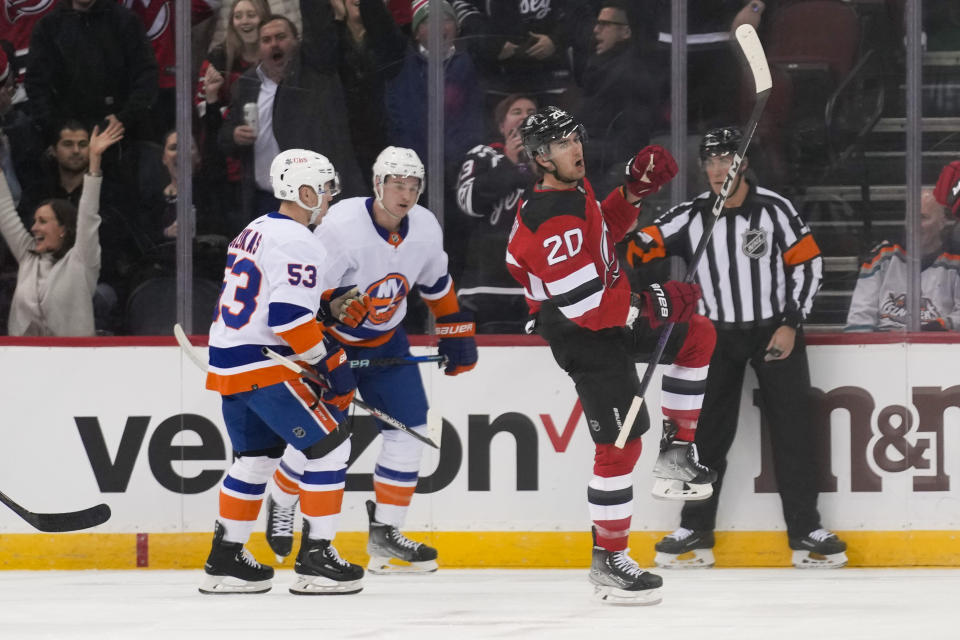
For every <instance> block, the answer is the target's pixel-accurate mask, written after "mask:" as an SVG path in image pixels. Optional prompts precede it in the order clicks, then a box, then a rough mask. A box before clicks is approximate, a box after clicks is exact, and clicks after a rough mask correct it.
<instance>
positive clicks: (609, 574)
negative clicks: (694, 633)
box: [589, 530, 663, 605]
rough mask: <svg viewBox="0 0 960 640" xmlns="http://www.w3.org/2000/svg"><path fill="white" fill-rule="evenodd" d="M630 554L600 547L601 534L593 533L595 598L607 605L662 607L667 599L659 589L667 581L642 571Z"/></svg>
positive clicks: (625, 551)
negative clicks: (661, 602) (662, 603)
mask: <svg viewBox="0 0 960 640" xmlns="http://www.w3.org/2000/svg"><path fill="white" fill-rule="evenodd" d="M628 551H630V550H629V549H624V550H623V551H607V550H606V549H604V548H603V547H599V546H597V532H596V530H594V531H593V561H592V562H591V563H590V575H589V578H590V582H592V583H593V595H594V596H596V597H597V598H598V599H599V600H600V601H601V602H605V603H607V604H629V605H650V604H658V603H659V602H660V601H661V600H662V599H663V596H661V595H660V589H659V588H660V587H661V586H663V578H661V577H660V576H658V575H656V574H653V573H650V572H649V571H644V570H643V569H641V568H640V567H639V566H638V565H637V563H636V561H635V560H634V559H633V558H631V557H630V556H629V555H628V553H627V552H628Z"/></svg>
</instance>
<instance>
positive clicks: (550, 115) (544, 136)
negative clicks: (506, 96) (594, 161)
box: [520, 107, 587, 158]
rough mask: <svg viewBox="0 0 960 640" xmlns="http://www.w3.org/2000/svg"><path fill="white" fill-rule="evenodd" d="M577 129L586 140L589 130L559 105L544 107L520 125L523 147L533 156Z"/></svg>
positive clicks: (583, 139) (581, 138)
mask: <svg viewBox="0 0 960 640" xmlns="http://www.w3.org/2000/svg"><path fill="white" fill-rule="evenodd" d="M575 131H576V132H578V133H579V134H580V140H581V141H584V142H585V141H586V139H587V132H586V129H584V128H583V125H582V124H580V123H579V122H577V121H576V120H575V119H574V118H573V116H571V115H570V114H569V113H567V112H566V111H564V110H563V109H560V108H558V107H544V108H543V109H540V111H537V112H536V113H534V114H531V115H529V116H527V118H526V120H524V121H523V124H521V125H520V137H521V138H522V139H523V148H524V149H526V151H527V154H528V155H529V156H530V157H531V158H533V157H535V156H537V155H538V154H542V153H543V150H544V148H545V147H546V146H547V145H549V144H550V143H551V142H553V141H554V140H562V139H563V138H566V137H567V136H569V135H570V134H571V133H573V132H575Z"/></svg>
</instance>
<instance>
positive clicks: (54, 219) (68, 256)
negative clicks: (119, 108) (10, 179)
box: [0, 121, 124, 336]
mask: <svg viewBox="0 0 960 640" xmlns="http://www.w3.org/2000/svg"><path fill="white" fill-rule="evenodd" d="M123 135H124V133H123V125H122V124H121V123H120V122H119V121H116V122H111V123H110V124H109V125H108V126H107V128H106V129H105V130H104V131H103V133H100V130H99V128H94V130H93V135H92V136H91V139H90V154H89V156H90V163H89V171H88V173H87V175H86V176H85V177H84V181H85V183H86V185H85V188H84V190H83V195H82V196H81V199H80V207H79V208H76V207H74V206H73V205H72V204H70V203H69V202H67V201H65V200H51V201H49V202H47V203H44V204H42V205H41V206H40V207H38V208H37V211H36V213H35V220H34V224H33V227H32V228H31V229H30V230H29V231H28V230H27V229H26V227H25V226H24V224H23V223H22V222H21V221H20V217H19V216H18V215H17V213H16V210H15V209H14V207H13V201H12V199H11V198H10V191H9V190H8V189H7V186H6V181H5V180H0V233H2V235H3V238H4V240H6V242H7V246H8V247H9V248H10V251H11V253H13V255H14V257H15V258H16V259H17V261H18V262H19V263H20V270H19V272H18V274H17V288H16V291H15V292H14V295H13V302H12V304H11V307H10V318H9V324H8V330H9V333H10V335H17V336H92V335H94V312H93V306H94V303H93V298H94V292H95V289H96V285H97V277H98V275H99V272H100V244H99V240H98V234H97V229H98V227H99V224H100V216H99V214H98V208H99V200H100V183H101V180H102V178H101V173H100V160H101V156H102V155H103V152H104V151H106V149H107V148H109V147H110V145H112V144H115V143H116V142H118V141H119V140H120V139H121V138H122V137H123Z"/></svg>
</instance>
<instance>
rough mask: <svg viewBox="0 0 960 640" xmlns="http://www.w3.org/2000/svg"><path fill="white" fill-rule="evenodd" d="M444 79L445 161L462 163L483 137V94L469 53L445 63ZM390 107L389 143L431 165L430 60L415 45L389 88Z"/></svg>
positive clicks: (457, 55)
mask: <svg viewBox="0 0 960 640" xmlns="http://www.w3.org/2000/svg"><path fill="white" fill-rule="evenodd" d="M414 46H416V45H414ZM444 83H445V91H444V120H443V129H444V131H443V132H444V143H443V154H444V164H445V165H447V166H456V167H459V166H460V162H461V161H462V160H463V156H464V154H466V152H467V151H468V150H469V149H471V148H472V147H474V146H476V145H478V144H480V143H481V142H482V141H483V111H482V109H483V96H482V93H481V91H480V86H479V83H478V81H477V76H476V72H475V71H474V67H473V62H472V61H471V60H470V56H468V55H467V54H465V53H461V52H459V51H457V52H455V53H454V54H453V55H452V56H450V57H449V58H448V59H447V60H446V61H445V62H444ZM387 110H388V112H389V113H390V144H392V145H395V146H398V147H407V148H410V149H413V150H414V151H416V152H417V155H419V156H420V159H421V160H423V161H424V163H426V160H427V125H428V123H427V58H426V57H425V56H424V55H422V54H420V53H418V52H417V51H415V50H414V49H412V48H411V49H410V50H409V51H408V53H407V57H406V60H404V63H403V69H402V70H401V71H400V74H399V75H398V76H397V77H396V78H394V79H393V80H392V81H391V82H390V84H389V85H388V86H387Z"/></svg>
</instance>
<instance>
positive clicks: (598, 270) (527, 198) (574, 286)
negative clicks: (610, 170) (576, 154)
mask: <svg viewBox="0 0 960 640" xmlns="http://www.w3.org/2000/svg"><path fill="white" fill-rule="evenodd" d="M638 213H639V209H638V208H637V207H635V206H633V205H632V204H630V203H629V202H627V201H626V199H625V198H624V197H623V192H622V191H621V190H620V189H619V188H617V189H614V190H613V191H611V192H610V195H609V196H607V198H606V200H604V201H603V204H600V203H599V202H597V199H596V196H595V195H594V193H593V187H591V186H590V183H589V181H587V180H586V179H584V180H583V182H582V183H581V184H580V185H578V186H577V187H576V188H574V189H566V190H562V191H557V190H550V189H544V188H542V185H537V186H535V187H533V188H531V189H529V190H528V191H527V192H526V193H525V194H524V199H523V200H521V202H520V205H519V207H518V209H517V217H516V220H514V223H513V229H512V231H511V232H510V241H509V243H508V244H507V255H506V260H507V268H508V269H509V270H510V273H511V275H513V277H514V278H516V280H517V281H518V282H519V283H520V284H521V285H523V288H524V291H525V294H526V298H527V304H528V305H529V306H530V311H531V313H536V312H537V311H538V310H539V309H540V304H541V303H542V302H543V301H545V300H551V301H552V302H553V303H554V304H556V306H557V308H558V309H559V310H560V312H561V313H562V314H563V315H564V316H565V317H566V318H567V319H569V320H571V321H572V322H575V323H576V324H578V325H580V326H581V327H584V328H587V329H592V330H599V329H606V328H609V327H622V326H624V325H625V324H626V322H627V315H628V313H629V310H630V284H629V283H628V282H627V278H626V276H625V275H624V274H623V273H622V272H621V270H620V262H619V260H617V255H616V253H615V251H614V245H615V244H616V243H617V242H619V241H620V240H621V239H623V237H624V235H626V233H627V231H628V230H629V229H630V227H631V226H632V225H633V224H634V222H635V221H636V219H637V214H638Z"/></svg>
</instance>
